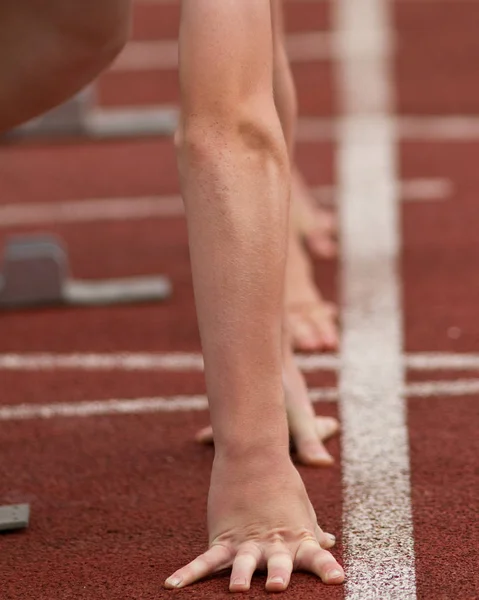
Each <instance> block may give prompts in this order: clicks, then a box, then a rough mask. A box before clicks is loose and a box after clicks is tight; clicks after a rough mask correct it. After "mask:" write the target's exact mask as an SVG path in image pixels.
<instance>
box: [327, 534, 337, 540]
mask: <svg viewBox="0 0 479 600" xmlns="http://www.w3.org/2000/svg"><path fill="white" fill-rule="evenodd" d="M328 537H329V539H330V540H331V541H332V542H335V541H336V536H335V535H333V534H331V533H330V534H329V536H328Z"/></svg>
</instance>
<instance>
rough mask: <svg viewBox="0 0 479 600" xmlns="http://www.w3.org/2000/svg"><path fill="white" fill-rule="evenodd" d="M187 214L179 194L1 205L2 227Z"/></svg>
mask: <svg viewBox="0 0 479 600" xmlns="http://www.w3.org/2000/svg"><path fill="white" fill-rule="evenodd" d="M183 214H184V209H183V202H182V200H181V197H180V196H145V197H137V198H133V197H132V198H86V199H85V200H75V201H67V202H49V203H25V204H24V203H16V204H6V205H3V206H2V205H0V228H1V229H6V228H9V227H12V226H21V225H40V224H48V223H52V224H53V223H80V222H95V221H125V220H128V221H131V220H142V219H148V218H151V217H159V218H167V217H178V216H182V215H183Z"/></svg>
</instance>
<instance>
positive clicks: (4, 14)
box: [0, 0, 131, 133]
mask: <svg viewBox="0 0 479 600" xmlns="http://www.w3.org/2000/svg"><path fill="white" fill-rule="evenodd" d="M130 9H131V3H130V0H101V1H99V0H82V2H79V1H78V0H21V1H19V0H1V2H0V72H1V74H2V76H1V77H2V82H1V85H0V133H1V132H4V131H6V130H8V129H10V128H12V127H14V126H16V125H18V124H20V123H22V122H24V121H27V120H29V119H31V118H33V117H35V116H37V115H39V114H41V113H43V112H45V111H47V110H49V109H50V108H52V107H54V106H56V105H57V104H60V103H61V102H63V101H64V100H66V99H68V98H69V97H70V96H72V95H73V94H75V93H76V92H78V91H79V90H81V89H82V88H83V87H84V86H85V85H87V84H88V83H90V82H91V81H92V80H93V79H94V78H95V77H96V76H97V75H98V74H99V73H100V72H101V71H102V70H103V69H104V68H105V67H107V66H108V65H109V64H110V63H111V61H112V60H113V59H114V58H115V56H116V55H117V54H118V53H119V52H120V50H121V49H122V48H123V46H124V44H125V43H126V41H127V39H128V34H129V27H130Z"/></svg>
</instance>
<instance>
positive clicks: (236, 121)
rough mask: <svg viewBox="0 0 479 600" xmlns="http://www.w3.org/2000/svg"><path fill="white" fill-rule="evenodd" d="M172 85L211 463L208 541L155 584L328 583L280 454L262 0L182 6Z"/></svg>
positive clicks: (278, 186)
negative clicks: (227, 574)
mask: <svg viewBox="0 0 479 600" xmlns="http://www.w3.org/2000/svg"><path fill="white" fill-rule="evenodd" d="M180 81H181V124H180V128H179V131H178V135H177V147H178V162H179V170H180V177H181V187H182V195H183V198H184V201H185V207H186V215H187V223H188V231H189V244H190V253H191V262H192V273H193V282H194V289H195V298H196V306H197V312H198V322H199V328H200V335H201V341H202V347H203V354H204V359H205V376H206V384H207V392H208V398H209V406H210V414H211V422H212V427H213V432H214V437H215V458H214V463H213V468H212V475H211V484H210V492H209V497H208V531H209V549H208V550H207V551H206V553H204V554H203V555H201V556H199V557H197V558H196V559H195V560H194V561H192V562H191V563H190V564H188V565H186V566H185V567H183V568H181V569H180V570H178V571H176V572H175V573H174V574H173V575H172V576H171V577H169V578H168V579H167V581H166V582H165V585H166V586H167V587H169V588H180V587H184V586H186V585H188V584H190V583H193V582H194V581H197V580H198V579H200V578H202V577H205V576H206V575H208V574H210V573H213V572H215V571H217V570H220V569H223V568H226V567H232V573H231V579H230V589H231V590H232V591H244V590H247V589H248V588H249V586H250V581H251V577H252V575H253V572H254V571H255V570H256V569H257V568H260V569H267V572H268V575H267V582H266V589H267V590H269V591H281V590H284V589H286V587H287V586H288V583H289V580H290V577H291V572H292V571H293V569H295V568H296V569H302V570H308V571H311V572H313V573H315V574H317V575H318V576H319V577H321V579H322V580H323V581H324V582H326V583H341V582H342V581H343V578H344V573H343V570H342V568H341V567H340V565H339V564H338V563H337V562H336V560H335V559H334V557H333V556H332V555H331V554H330V553H329V552H328V551H327V550H325V549H323V548H322V547H321V543H324V544H325V537H326V536H325V534H324V533H323V532H322V530H321V529H320V528H319V526H318V524H317V518H316V515H315V512H314V509H313V507H312V505H311V503H310V501H309V498H308V496H307V493H306V490H305V488H304V485H303V482H302V480H301V478H300V476H299V474H298V472H297V470H296V469H295V467H294V465H293V464H292V462H291V459H290V456H289V440H288V425H287V419H286V412H285V404H284V395H283V384H282V343H283V339H282V317H283V299H284V274H285V261H286V250H287V234H288V229H287V226H288V217H289V206H288V199H289V193H290V190H289V185H290V172H289V158H288V149H287V145H286V142H285V139H284V136H283V132H282V128H281V123H280V120H279V117H278V113H277V111H276V107H275V104H274V98H273V94H272V84H273V54H272V26H271V4H270V0H225V1H224V2H221V3H218V1H217V0H201V1H200V0H183V2H182V19H181V29H180ZM279 490H281V494H278V491H279ZM325 545H326V544H325Z"/></svg>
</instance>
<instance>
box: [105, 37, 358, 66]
mask: <svg viewBox="0 0 479 600" xmlns="http://www.w3.org/2000/svg"><path fill="white" fill-rule="evenodd" d="M286 42H287V47H288V54H289V57H290V59H291V60H292V61H293V62H300V61H308V60H329V59H331V58H332V57H334V56H335V55H336V54H337V53H338V52H340V48H337V47H336V44H335V42H334V39H332V36H331V34H330V33H329V32H318V31H313V32H306V33H296V34H290V35H288V36H287V39H286ZM368 43H369V39H368V37H366V36H365V37H364V38H363V39H361V40H358V47H357V48H356V50H357V51H358V52H367V48H368ZM177 66H178V42H177V41H176V40H175V39H172V40H146V41H131V42H129V43H128V44H127V45H126V46H125V48H124V50H123V51H122V52H121V53H120V55H119V56H118V58H117V59H116V60H115V62H114V63H113V64H112V66H111V67H110V70H111V71H151V70H161V69H176V68H177Z"/></svg>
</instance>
